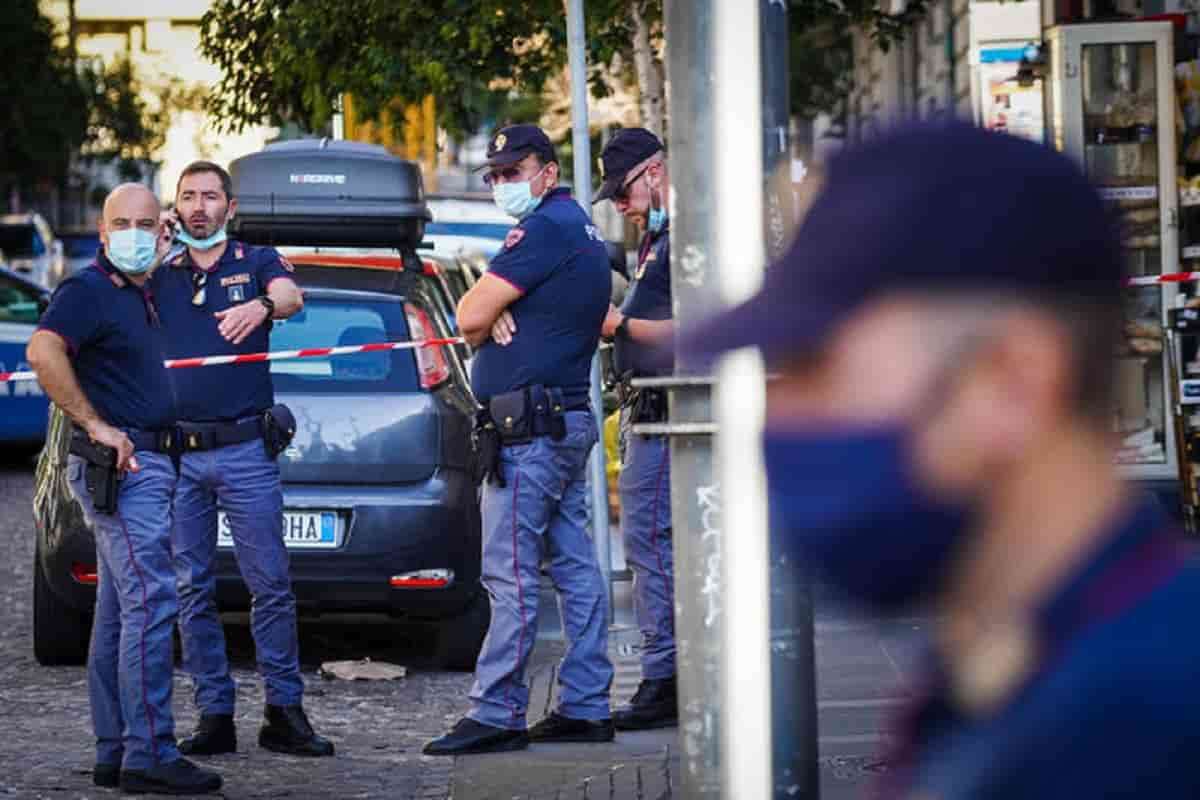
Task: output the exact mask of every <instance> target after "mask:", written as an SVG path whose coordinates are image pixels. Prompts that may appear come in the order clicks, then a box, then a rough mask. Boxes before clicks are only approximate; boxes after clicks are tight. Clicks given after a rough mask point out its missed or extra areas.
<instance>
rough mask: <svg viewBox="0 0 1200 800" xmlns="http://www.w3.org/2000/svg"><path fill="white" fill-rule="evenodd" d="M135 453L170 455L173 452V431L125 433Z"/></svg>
mask: <svg viewBox="0 0 1200 800" xmlns="http://www.w3.org/2000/svg"><path fill="white" fill-rule="evenodd" d="M125 434H126V435H127V436H128V437H129V441H131V442H133V449H134V450H135V451H137V450H142V451H148V452H151V453H172V452H174V451H175V449H176V448H175V431H174V430H165V431H126V432H125Z"/></svg>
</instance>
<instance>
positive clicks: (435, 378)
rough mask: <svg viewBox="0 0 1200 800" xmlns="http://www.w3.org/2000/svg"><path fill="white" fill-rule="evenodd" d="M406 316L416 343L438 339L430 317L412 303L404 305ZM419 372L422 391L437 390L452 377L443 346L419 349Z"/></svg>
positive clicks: (409, 329)
mask: <svg viewBox="0 0 1200 800" xmlns="http://www.w3.org/2000/svg"><path fill="white" fill-rule="evenodd" d="M404 315H405V316H406V317H408V333H409V336H410V337H411V338H412V340H413V341H414V342H427V341H430V340H432V339H437V338H438V335H437V331H436V330H434V328H433V321H432V320H430V319H429V315H428V314H426V313H425V312H424V311H422V310H421V309H419V308H417V307H416V306H414V305H413V304H412V303H405V304H404ZM416 353H417V371H418V372H419V373H420V374H421V388H422V389H436V388H437V387H439V386H441V385H442V384H443V383H445V382H446V381H447V380H448V379H449V377H450V365H449V364H448V363H447V362H446V354H445V353H443V352H442V346H441V345H436V346H434V347H418V348H417V349H416Z"/></svg>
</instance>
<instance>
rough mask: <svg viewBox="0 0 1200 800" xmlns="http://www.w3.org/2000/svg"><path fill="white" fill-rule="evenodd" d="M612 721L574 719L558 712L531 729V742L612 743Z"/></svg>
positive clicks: (553, 712)
mask: <svg viewBox="0 0 1200 800" xmlns="http://www.w3.org/2000/svg"><path fill="white" fill-rule="evenodd" d="M615 735H616V734H615V733H614V732H613V722H612V720H611V719H572V718H571V717H564V716H563V715H562V714H559V713H558V712H557V711H551V712H550V715H549V716H547V717H546V718H545V719H543V720H542V721H541V722H539V723H538V724H537V725H534V726H533V727H532V728H530V729H529V741H531V742H611V741H612V740H613V737H614V736H615Z"/></svg>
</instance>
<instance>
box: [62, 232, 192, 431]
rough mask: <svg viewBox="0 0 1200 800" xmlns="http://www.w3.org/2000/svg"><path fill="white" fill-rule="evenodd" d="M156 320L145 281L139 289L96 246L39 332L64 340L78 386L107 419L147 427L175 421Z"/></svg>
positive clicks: (162, 334) (64, 288) (163, 340)
mask: <svg viewBox="0 0 1200 800" xmlns="http://www.w3.org/2000/svg"><path fill="white" fill-rule="evenodd" d="M160 320H161V314H160V313H159V310H158V309H156V307H155V297H154V296H153V294H152V292H151V291H150V289H149V283H147V287H146V288H145V289H142V288H139V287H138V286H136V285H135V284H134V283H133V282H132V281H130V280H129V279H128V278H126V277H125V276H124V275H123V274H121V272H120V271H119V270H117V268H116V267H114V266H113V265H112V263H111V262H110V261H109V260H108V258H107V257H106V256H105V255H104V252H103V251H101V252H100V253H99V254H98V255H97V256H96V261H95V262H93V263H92V265H91V266H89V267H88V268H87V269H85V270H82V271H80V272H78V273H76V274H75V275H72V276H71V277H69V278H67V279H66V280H65V281H63V282H62V284H61V285H59V287H58V289H56V290H55V292H54V297H53V298H52V299H51V300H50V306H49V307H48V308H47V309H46V313H44V314H43V315H42V318H41V320H40V321H39V322H38V329H39V330H45V331H50V332H52V333H55V334H57V335H58V336H60V337H62V339H63V341H65V342H66V343H67V347H68V348H69V349H70V353H71V364H72V366H73V367H74V370H75V377H76V378H77V379H78V381H79V386H80V388H82V389H83V393H84V395H85V396H86V397H87V399H88V402H89V403H91V404H92V407H93V408H95V409H96V413H98V414H99V415H100V417H101V418H102V419H103V420H104V421H105V422H107V423H108V424H110V425H113V426H116V427H118V428H133V429H136V430H145V431H153V430H162V429H164V428H168V427H170V426H172V425H174V424H175V422H176V420H177V416H176V412H177V408H176V404H175V395H174V391H173V389H172V386H171V382H170V379H169V378H168V376H167V370H166V368H165V367H163V359H164V358H165V357H166V336H165V332H164V330H163V328H162V325H161V323H160Z"/></svg>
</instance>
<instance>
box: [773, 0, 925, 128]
mask: <svg viewBox="0 0 1200 800" xmlns="http://www.w3.org/2000/svg"><path fill="white" fill-rule="evenodd" d="M928 6H929V0H909V2H908V3H907V4H906V5H905V9H904V11H903V12H902V13H900V14H888V13H886V12H884V11H883V10H881V8H880V6H879V3H878V2H876V0H844V1H843V0H791V3H790V6H789V11H788V26H789V28H790V35H791V41H790V43H789V46H790V52H789V55H790V60H791V94H792V97H791V102H792V113H793V114H798V115H799V116H802V117H807V118H812V117H814V116H816V115H817V114H821V113H836V112H837V111H838V110H839V106H840V105H841V103H842V101H843V100H845V97H846V94H847V92H848V91H849V90H850V86H851V78H852V72H853V66H854V54H853V48H852V38H851V37H852V34H853V32H854V30H855V29H858V30H861V31H863V32H864V33H866V34H867V36H868V37H869V39H870V40H871V42H872V43H873V44H874V45H875V46H877V47H879V48H880V49H881V50H883V51H884V52H887V50H888V49H889V48H890V47H891V46H892V45H893V44H895V43H896V42H898V41H900V40H902V39H903V38H904V35H905V33H906V32H907V31H908V29H909V28H910V27H912V25H913V24H915V23H916V22H917V21H919V20H920V19H922V18H923V17H924V16H925V13H926V11H927V10H928Z"/></svg>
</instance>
